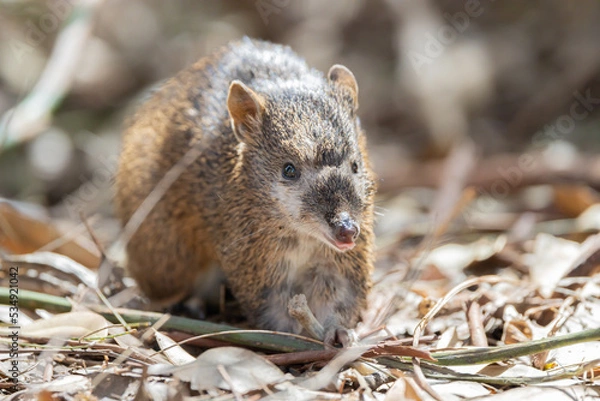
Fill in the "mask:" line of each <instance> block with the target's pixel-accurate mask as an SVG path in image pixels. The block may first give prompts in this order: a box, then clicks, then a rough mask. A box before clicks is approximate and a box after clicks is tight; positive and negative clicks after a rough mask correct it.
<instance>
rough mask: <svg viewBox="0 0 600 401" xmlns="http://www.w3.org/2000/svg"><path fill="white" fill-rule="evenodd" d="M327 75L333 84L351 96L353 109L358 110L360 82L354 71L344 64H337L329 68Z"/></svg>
mask: <svg viewBox="0 0 600 401" xmlns="http://www.w3.org/2000/svg"><path fill="white" fill-rule="evenodd" d="M327 76H328V77H329V83H330V84H331V85H333V86H336V87H338V88H340V89H342V90H343V91H345V92H346V93H347V94H348V95H349V96H350V105H351V107H352V111H356V110H358V84H357V83H356V79H355V78H354V74H352V71H350V70H349V69H348V68H346V67H344V66H343V65H340V64H335V65H333V66H332V67H331V68H330V69H329V73H328V74H327Z"/></svg>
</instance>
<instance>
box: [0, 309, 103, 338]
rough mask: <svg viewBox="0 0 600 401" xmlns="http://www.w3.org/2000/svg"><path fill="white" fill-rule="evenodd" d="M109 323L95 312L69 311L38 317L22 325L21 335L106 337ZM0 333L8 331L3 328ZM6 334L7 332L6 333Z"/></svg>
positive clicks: (38, 336) (36, 336)
mask: <svg viewBox="0 0 600 401" xmlns="http://www.w3.org/2000/svg"><path fill="white" fill-rule="evenodd" d="M108 325H109V323H108V322H107V321H106V319H104V318H103V317H102V316H101V315H99V314H97V313H94V312H68V313H62V314H59V315H54V316H52V317H51V318H49V319H38V320H35V321H34V322H33V323H31V324H29V325H27V326H23V327H21V330H20V333H19V334H20V335H21V336H23V337H31V338H50V337H52V338H60V339H65V340H68V339H71V338H79V337H83V336H86V335H89V334H90V333H93V334H92V336H93V337H106V336H107V335H108V329H107V326H108ZM0 333H3V334H4V333H7V332H6V329H1V330H0ZM4 335H6V334H4Z"/></svg>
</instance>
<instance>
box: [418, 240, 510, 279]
mask: <svg viewBox="0 0 600 401" xmlns="http://www.w3.org/2000/svg"><path fill="white" fill-rule="evenodd" d="M505 245H506V236H504V235H500V236H498V237H496V238H494V239H492V238H486V237H484V238H481V239H479V240H477V241H475V242H472V243H470V244H466V245H461V244H447V245H442V246H440V247H438V248H436V249H434V250H432V251H431V252H430V253H429V255H427V256H426V257H425V260H423V261H420V260H419V259H417V260H415V261H413V263H423V264H424V265H428V264H433V265H435V266H436V267H437V268H438V269H439V270H440V271H441V272H442V273H444V274H445V275H446V276H447V277H455V276H458V275H460V274H461V273H462V271H463V269H464V268H465V267H467V266H469V265H470V264H471V263H473V262H478V261H482V260H486V259H489V258H490V257H492V256H494V255H495V254H496V253H498V252H499V251H501V250H502V249H503V248H504V246H505ZM420 257H422V256H418V258H420Z"/></svg>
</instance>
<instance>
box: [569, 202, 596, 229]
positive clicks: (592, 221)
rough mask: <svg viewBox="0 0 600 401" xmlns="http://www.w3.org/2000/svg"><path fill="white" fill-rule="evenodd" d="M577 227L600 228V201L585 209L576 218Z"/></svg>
mask: <svg viewBox="0 0 600 401" xmlns="http://www.w3.org/2000/svg"><path fill="white" fill-rule="evenodd" d="M575 227H577V231H592V230H600V203H595V204H593V205H592V206H590V207H588V208H587V209H585V211H584V212H583V213H581V214H580V215H579V217H577V219H575Z"/></svg>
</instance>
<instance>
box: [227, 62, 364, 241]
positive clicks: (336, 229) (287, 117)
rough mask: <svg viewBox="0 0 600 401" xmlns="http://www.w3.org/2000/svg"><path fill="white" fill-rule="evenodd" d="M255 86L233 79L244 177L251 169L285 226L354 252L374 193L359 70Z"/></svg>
mask: <svg viewBox="0 0 600 401" xmlns="http://www.w3.org/2000/svg"><path fill="white" fill-rule="evenodd" d="M251 86H253V87H255V88H257V90H256V91H255V90H253V89H251V88H249V87H248V86H246V85H244V84H243V83H242V82H240V81H233V82H232V83H231V85H230V88H229V95H228V98H227V107H228V110H229V115H230V117H231V124H232V127H233V130H234V133H235V135H236V137H237V139H238V140H239V142H240V145H239V146H238V152H239V158H240V162H239V165H241V166H243V167H242V170H241V171H240V174H245V172H244V171H245V170H247V169H248V170H250V171H252V174H251V177H250V175H249V177H248V181H247V182H250V183H251V185H252V186H253V187H254V188H258V189H259V193H263V194H264V195H265V196H266V197H267V198H268V199H271V200H272V202H274V204H273V205H272V206H273V212H272V213H273V216H272V217H275V218H277V219H279V220H280V225H282V226H286V227H288V228H290V229H292V230H295V231H296V232H298V233H299V234H303V235H308V236H311V237H313V238H316V239H317V240H319V241H322V242H323V243H325V244H327V245H329V246H330V247H332V248H334V249H336V250H338V251H342V252H343V251H347V250H350V249H352V248H353V247H354V246H355V243H356V241H357V239H358V238H359V236H360V227H361V223H362V222H363V216H364V214H365V212H366V211H367V208H368V207H369V205H371V204H372V196H373V192H374V185H373V180H372V178H371V173H370V171H369V169H368V166H367V165H366V160H365V157H364V155H363V154H362V150H361V146H360V143H361V141H362V139H363V138H362V137H361V136H362V135H364V134H363V133H362V131H361V128H360V124H359V122H358V118H357V117H356V110H357V108H358V101H357V95H358V86H357V84H356V80H355V79H354V75H353V74H352V73H351V72H350V71H349V70H348V69H347V68H346V67H343V66H340V65H334V66H333V67H331V69H330V70H329V74H328V80H327V82H324V81H323V80H322V79H321V78H318V77H316V76H315V79H314V81H312V82H307V80H306V79H303V80H302V81H292V82H290V81H285V82H279V83H278V82H277V81H272V80H271V81H262V82H261V81H255V82H253V83H252V84H251Z"/></svg>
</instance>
